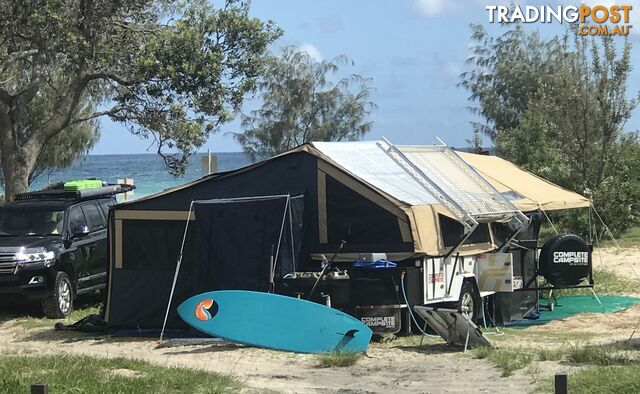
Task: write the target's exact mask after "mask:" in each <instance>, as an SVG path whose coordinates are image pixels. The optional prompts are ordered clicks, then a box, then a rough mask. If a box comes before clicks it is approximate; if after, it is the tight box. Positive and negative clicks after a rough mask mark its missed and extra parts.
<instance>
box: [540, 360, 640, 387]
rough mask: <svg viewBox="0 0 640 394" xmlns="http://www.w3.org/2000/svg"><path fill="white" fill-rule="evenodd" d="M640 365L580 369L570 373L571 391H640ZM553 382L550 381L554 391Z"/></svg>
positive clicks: (549, 384) (549, 385)
mask: <svg viewBox="0 0 640 394" xmlns="http://www.w3.org/2000/svg"><path fill="white" fill-rule="evenodd" d="M638 376H640V365H632V366H611V367H598V368H585V369H580V370H578V371H576V372H574V373H572V374H570V375H569V392H570V393H576V394H601V393H616V394H635V393H639V392H640V379H638ZM552 387H553V386H552V383H551V382H549V383H548V388H549V390H551V391H552Z"/></svg>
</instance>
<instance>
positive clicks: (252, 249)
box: [106, 139, 590, 334]
mask: <svg viewBox="0 0 640 394" xmlns="http://www.w3.org/2000/svg"><path fill="white" fill-rule="evenodd" d="M588 206H589V201H588V200H587V199H586V198H584V197H582V196H580V195H578V194H576V193H573V192H571V191H568V190H564V189H562V188H560V187H558V186H556V185H553V184H551V183H549V182H547V181H545V180H543V179H540V178H538V177H536V176H534V175H532V174H530V173H527V172H526V171H523V170H521V169H519V168H518V167H517V166H515V165H513V164H511V163H509V162H507V161H505V160H502V159H500V158H497V157H488V156H481V155H474V154H467V153H460V152H454V151H452V150H451V149H449V148H448V147H447V146H446V145H444V144H438V145H432V146H396V145H393V144H391V143H390V142H388V141H386V140H384V139H383V140H380V141H364V142H348V143H325V142H319V143H309V144H305V145H302V146H300V147H298V148H296V149H293V150H291V151H289V152H286V153H284V154H282V155H279V156H277V157H274V158H272V159H269V160H266V161H262V162H259V163H255V164H253V165H250V166H248V167H245V168H241V169H238V170H234V171H229V172H224V173H218V174H212V175H209V176H205V177H203V178H202V179H200V180H197V181H194V182H191V183H189V184H186V185H184V186H181V187H178V188H174V189H170V190H167V191H165V192H162V193H159V194H156V195H153V196H149V197H146V198H141V199H138V200H135V201H131V202H127V203H122V204H119V205H117V206H116V207H114V208H113V209H112V210H111V212H110V215H109V267H108V272H109V285H108V288H109V291H108V300H107V306H106V319H107V321H108V322H109V324H110V325H111V326H112V327H135V328H137V329H158V328H160V327H162V326H163V325H166V327H168V328H169V329H183V328H185V327H186V325H185V324H184V323H183V322H182V321H181V320H180V319H179V317H178V316H177V314H176V307H177V305H179V304H180V303H181V302H182V301H184V300H185V299H187V298H189V297H190V296H192V295H194V294H197V293H200V292H203V291H210V290H223V289H244V290H256V291H265V292H275V293H279V294H285V295H289V296H292V297H299V298H305V299H311V300H313V301H316V302H321V303H325V304H327V305H331V306H332V307H334V308H338V309H341V310H344V311H345V312H347V313H350V314H353V315H354V316H356V317H358V318H359V319H361V320H362V321H363V322H364V323H365V324H367V325H369V326H370V327H372V329H374V331H375V332H378V333H382V334H384V333H397V332H400V331H405V332H408V331H409V330H410V329H411V317H412V316H411V315H412V313H411V312H412V309H411V308H412V307H413V306H415V305H435V306H438V305H445V306H448V307H455V308H458V309H460V310H465V311H467V312H468V314H470V315H472V318H479V317H480V316H481V315H482V314H484V313H485V312H486V313H488V314H491V316H492V318H493V319H495V320H496V321H499V322H509V321H512V320H514V319H519V318H522V317H523V316H524V315H525V314H527V313H528V312H529V311H531V310H533V309H535V308H536V307H537V292H536V290H537V289H539V288H540V286H539V284H538V280H537V278H538V276H539V275H544V276H545V277H547V276H548V277H550V278H555V279H554V281H555V284H554V286H556V287H562V286H575V285H582V284H583V283H584V284H585V285H589V281H590V252H589V250H588V247H587V251H586V252H587V260H586V264H585V263H583V261H584V259H583V257H584V255H583V254H580V253H583V249H584V247H585V245H584V242H582V243H580V242H579V239H576V238H577V237H570V239H567V238H566V237H565V238H562V239H560V240H556V241H554V242H555V243H554V244H553V245H552V247H547V249H544V248H543V249H542V251H540V245H538V232H539V227H540V222H541V218H542V214H541V213H542V212H547V211H555V210H564V209H573V208H584V207H588ZM554 248H555V249H554ZM562 252H566V254H564V255H558V254H557V253H562ZM576 253H578V254H576ZM539 255H540V256H542V257H541V258H539V257H538V256H539ZM549 256H551V257H549ZM549 258H550V259H551V260H552V263H548V261H547V260H549ZM585 267H586V273H585V269H584V268H585ZM558 278H560V279H558ZM483 299H487V300H488V302H482V300H483ZM274 313H277V311H274Z"/></svg>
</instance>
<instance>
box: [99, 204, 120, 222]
mask: <svg viewBox="0 0 640 394" xmlns="http://www.w3.org/2000/svg"><path fill="white" fill-rule="evenodd" d="M114 205H116V202H115V201H114V200H112V199H110V200H100V208H102V213H104V218H105V219H107V218H108V217H109V208H111V207H112V206H114Z"/></svg>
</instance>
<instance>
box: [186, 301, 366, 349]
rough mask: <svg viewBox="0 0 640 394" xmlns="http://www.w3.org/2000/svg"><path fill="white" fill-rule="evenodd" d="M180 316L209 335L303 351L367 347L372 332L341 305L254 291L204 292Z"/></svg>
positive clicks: (254, 344)
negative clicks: (326, 304) (317, 302)
mask: <svg viewBox="0 0 640 394" xmlns="http://www.w3.org/2000/svg"><path fill="white" fill-rule="evenodd" d="M178 315H180V317H181V318H182V320H184V321H185V322H186V323H187V324H189V325H190V326H191V327H193V328H195V329H197V330H198V331H201V332H203V333H205V334H209V335H212V336H215V337H218V338H223V339H226V340H228V341H232V342H237V343H242V344H246V345H252V346H259V347H265V348H270V349H276V350H286V351H291V352H299V353H326V352H364V351H365V350H366V349H367V347H368V346H369V341H370V340H371V335H372V332H371V329H370V328H369V327H367V326H366V325H364V324H363V323H362V322H360V321H359V320H357V319H356V318H354V317H352V316H349V315H347V314H346V313H343V312H340V311H338V310H336V309H332V308H329V307H326V306H324V305H320V304H316V303H314V302H309V301H305V300H300V299H297V298H292V297H285V296H281V295H277V294H269V293H259V292H254V291H242V290H224V291H212V292H208V293H202V294H198V295H196V296H193V297H191V298H189V299H187V300H186V301H184V302H183V303H182V304H180V305H179V306H178Z"/></svg>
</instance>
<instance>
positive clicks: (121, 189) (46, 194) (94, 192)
mask: <svg viewBox="0 0 640 394" xmlns="http://www.w3.org/2000/svg"><path fill="white" fill-rule="evenodd" d="M59 185H62V184H57V185H54V186H53V187H51V188H49V189H43V190H38V191H34V192H27V193H21V194H17V195H16V196H15V198H14V199H13V200H14V201H25V200H36V199H43V198H64V199H82V198H91V197H100V196H108V195H114V194H120V193H127V192H130V191H132V190H133V189H135V188H136V187H135V186H134V185H125V184H112V185H106V186H102V187H96V188H91V189H83V190H76V191H69V190H64V188H60V187H59Z"/></svg>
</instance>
